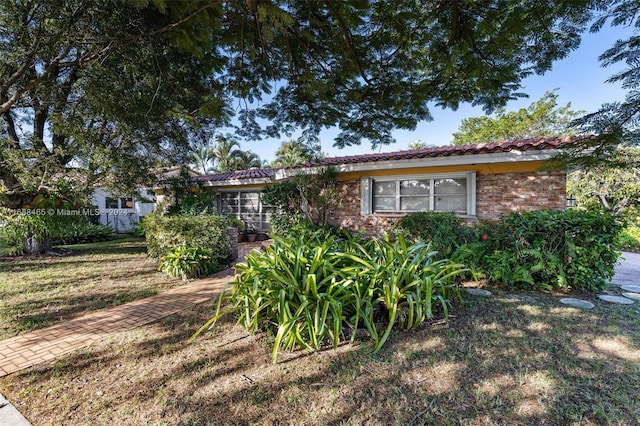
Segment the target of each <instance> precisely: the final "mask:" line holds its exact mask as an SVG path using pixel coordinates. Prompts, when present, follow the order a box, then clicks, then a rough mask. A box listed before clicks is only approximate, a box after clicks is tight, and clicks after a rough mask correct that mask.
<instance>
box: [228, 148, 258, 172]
mask: <svg viewBox="0 0 640 426" xmlns="http://www.w3.org/2000/svg"><path fill="white" fill-rule="evenodd" d="M252 167H262V160H261V159H260V156H259V155H258V154H256V153H255V152H253V151H251V150H249V151H240V152H239V153H238V156H237V157H236V158H235V161H234V164H233V168H234V169H235V170H248V169H250V168H252Z"/></svg>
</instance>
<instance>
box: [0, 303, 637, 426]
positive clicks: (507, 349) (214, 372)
mask: <svg viewBox="0 0 640 426" xmlns="http://www.w3.org/2000/svg"><path fill="white" fill-rule="evenodd" d="M465 298H466V307H465V309H464V310H459V311H456V312H455V313H454V315H453V316H452V317H451V319H450V321H449V322H447V323H444V322H434V323H432V324H429V325H426V326H424V327H422V328H420V329H418V330H413V331H406V332H396V333H394V334H392V337H391V339H390V340H389V342H388V344H387V345H386V346H385V347H384V348H383V349H382V351H381V352H380V353H378V354H375V355H372V354H371V353H370V349H371V346H370V343H369V342H366V341H365V342H360V343H359V344H356V345H343V346H341V347H339V348H338V349H336V350H324V351H320V352H317V353H311V354H310V353H306V352H297V353H282V355H281V357H280V363H278V364H276V365H272V364H271V361H270V347H269V341H270V337H269V336H266V335H253V336H252V335H248V334H247V333H245V331H244V330H243V329H242V328H241V327H239V326H237V325H235V324H234V323H233V320H232V319H231V318H227V319H225V320H223V321H222V322H221V323H219V324H218V325H217V326H216V328H215V329H214V330H212V331H210V332H207V333H205V334H203V335H201V336H199V337H198V338H197V339H196V340H194V341H189V340H188V337H189V336H190V335H191V334H192V333H193V332H194V331H195V330H196V329H197V328H198V327H199V326H200V325H201V324H202V323H203V322H204V321H205V320H206V319H208V318H209V316H210V315H211V313H212V311H213V307H212V306H211V305H209V304H207V305H202V306H199V307H197V308H194V309H189V310H185V311H183V312H181V313H179V314H177V315H173V316H171V317H168V318H166V319H165V320H163V321H160V322H158V323H155V324H151V325H148V326H145V327H142V328H139V329H136V330H132V331H129V332H124V333H120V334H117V335H114V336H113V337H112V338H111V339H109V340H106V341H102V342H99V343H97V344H94V345H92V346H90V347H86V348H84V349H82V350H80V351H76V352H74V353H73V354H70V355H68V356H67V357H65V358H63V359H61V360H59V361H57V362H55V363H53V364H50V365H41V366H39V367H36V368H32V369H30V370H26V371H24V372H20V373H17V374H14V375H12V376H9V377H6V378H3V379H0V391H1V392H2V393H4V394H5V396H7V398H8V399H9V400H10V401H12V402H13V403H14V404H15V405H16V406H17V408H18V409H19V410H20V411H21V412H22V413H23V414H24V415H25V416H26V417H27V418H28V419H29V420H30V421H31V422H32V423H33V424H34V425H35V426H37V425H114V424H118V425H119V424H148V425H169V424H170V425H206V424H215V425H218V424H230V425H231V424H266V425H279V424H283V425H284V424H287V425H288V424H292V425H327V424H334V425H338V424H342V425H361V424H385V425H386V424H399V425H407V424H410V425H411V424H412V425H416V424H435V425H438V424H460V425H462V424H464V425H494V424H505V425H506V424H508V425H525V424H526V425H530V424H549V425H555V424H576V425H577V424H580V425H585V424H586V425H589V424H608V423H614V424H638V423H640V405H638V401H637V394H638V388H637V386H638V383H639V381H640V366H639V361H638V357H637V356H638V350H639V349H640V327H639V326H640V313H639V312H638V308H637V307H631V308H630V307H619V306H611V305H606V304H604V303H598V304H597V306H596V308H595V309H594V310H592V311H582V310H578V309H575V308H571V307H565V306H563V305H560V304H559V303H558V302H557V299H556V298H554V297H552V296H547V295H536V297H535V298H528V299H527V298H525V299H522V298H520V299H518V298H513V297H508V295H506V294H503V293H501V292H496V294H495V295H494V296H493V297H491V298H474V297H472V296H470V295H465Z"/></svg>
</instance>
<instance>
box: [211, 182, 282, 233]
mask: <svg viewBox="0 0 640 426" xmlns="http://www.w3.org/2000/svg"><path fill="white" fill-rule="evenodd" d="M241 193H251V194H258V212H257V215H258V217H259V218H260V220H259V222H258V228H256V230H259V231H268V230H269V229H270V228H271V216H272V214H273V212H270V211H268V210H266V209H268V208H272V207H273V206H270V205H268V204H264V203H263V201H262V198H263V190H262V189H258V188H251V189H235V188H234V189H219V190H217V196H216V204H217V210H218V212H219V213H220V214H222V212H221V210H222V194H235V195H236V196H235V197H233V198H234V199H235V200H236V203H237V209H238V211H237V212H236V213H229V212H226V213H224V214H225V215H228V214H233V215H234V216H235V217H236V218H238V219H240V220H242V221H244V219H243V213H242V211H241V210H242V207H241V204H242V195H241ZM265 208H266V209H265ZM265 225H266V226H265ZM267 226H268V227H267Z"/></svg>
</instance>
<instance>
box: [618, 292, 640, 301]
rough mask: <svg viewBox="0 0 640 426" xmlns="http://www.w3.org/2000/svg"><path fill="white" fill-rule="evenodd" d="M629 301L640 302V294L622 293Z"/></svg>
mask: <svg viewBox="0 0 640 426" xmlns="http://www.w3.org/2000/svg"><path fill="white" fill-rule="evenodd" d="M622 295H623V296H624V297H626V298H627V299H635V300H640V293H622Z"/></svg>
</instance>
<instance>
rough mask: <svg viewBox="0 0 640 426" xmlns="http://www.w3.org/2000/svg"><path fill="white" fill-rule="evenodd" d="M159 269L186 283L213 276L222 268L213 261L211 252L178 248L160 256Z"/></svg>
mask: <svg viewBox="0 0 640 426" xmlns="http://www.w3.org/2000/svg"><path fill="white" fill-rule="evenodd" d="M159 269H160V270H161V271H162V272H165V273H167V274H169V275H171V276H173V277H180V278H182V279H183V280H184V281H186V280H188V279H189V278H198V277H202V276H207V275H210V274H213V273H215V272H218V271H220V270H221V269H222V268H221V267H220V266H219V265H218V264H217V263H216V262H215V261H214V260H213V256H212V252H211V250H207V249H203V248H199V247H185V246H179V247H174V248H173V250H172V251H170V252H169V253H168V254H166V255H164V256H162V258H161V259H160V266H159Z"/></svg>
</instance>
